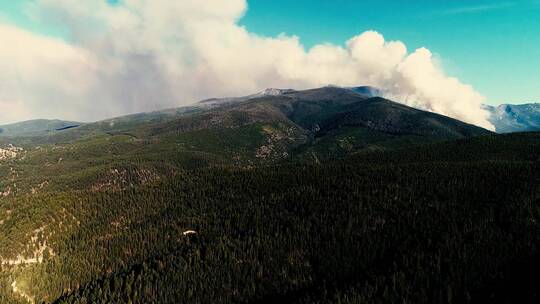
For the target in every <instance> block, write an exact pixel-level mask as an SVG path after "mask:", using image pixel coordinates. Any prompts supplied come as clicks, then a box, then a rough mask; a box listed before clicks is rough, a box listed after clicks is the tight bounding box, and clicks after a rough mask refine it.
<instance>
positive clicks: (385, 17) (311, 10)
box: [242, 0, 540, 103]
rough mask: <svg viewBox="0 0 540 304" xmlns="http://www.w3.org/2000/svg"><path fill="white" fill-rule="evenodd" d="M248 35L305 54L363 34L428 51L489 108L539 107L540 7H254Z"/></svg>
mask: <svg viewBox="0 0 540 304" xmlns="http://www.w3.org/2000/svg"><path fill="white" fill-rule="evenodd" d="M249 5H250V8H249V11H248V14H247V15H246V17H245V18H244V19H243V20H242V23H243V24H245V25H246V26H247V27H248V28H249V29H250V30H251V31H254V32H257V33H262V34H267V35H276V34H278V33H280V32H286V33H288V34H295V35H298V36H300V37H301V39H302V42H303V43H304V44H305V45H306V46H307V47H309V46H310V45H313V44H315V43H320V42H323V41H327V42H331V43H342V42H343V41H345V40H346V39H348V38H350V37H352V36H353V35H355V34H357V33H361V32H363V31H365V30H369V29H373V30H377V31H379V32H381V33H382V34H384V35H385V37H386V38H387V39H390V40H401V41H403V42H405V44H406V45H407V46H408V48H409V49H413V48H418V47H428V48H429V49H430V50H431V51H433V52H434V53H436V54H438V55H439V56H440V57H441V59H442V62H443V65H444V68H445V70H446V71H448V73H449V74H451V75H454V76H457V77H459V78H460V79H461V80H462V81H464V82H466V83H469V84H472V85H473V86H474V87H475V88H476V89H477V90H478V91H480V92H481V93H482V94H484V95H485V96H487V97H488V100H489V101H490V103H501V102H512V103H523V102H528V101H540V1H471V0H468V1H463V0H457V1H456V0H454V1H443V0H420V1H401V0H399V1H396V0H392V1H377V0H367V1H357V0H333V1H323V0H295V1H290V0H272V1H267V0H251V1H250V2H249Z"/></svg>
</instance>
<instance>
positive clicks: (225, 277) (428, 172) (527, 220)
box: [0, 87, 540, 304]
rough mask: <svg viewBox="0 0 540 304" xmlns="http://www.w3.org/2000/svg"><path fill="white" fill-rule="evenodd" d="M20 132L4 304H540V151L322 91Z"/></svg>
mask: <svg viewBox="0 0 540 304" xmlns="http://www.w3.org/2000/svg"><path fill="white" fill-rule="evenodd" d="M25 124H27V125H30V126H29V127H26V128H22V129H18V130H19V132H21V133H20V134H21V135H19V136H0V176H2V177H3V178H0V235H1V236H2V237H0V303H2V304H23V303H55V304H56V303H58V304H67V303H165V304H167V303H314V302H316V303H328V304H330V303H373V304H374V303H400V302H407V303H441V304H442V303H484V302H487V301H491V300H493V299H494V298H496V299H505V300H507V302H509V303H537V302H538V295H537V288H536V286H535V283H536V280H535V278H536V276H537V274H538V272H539V271H540V267H539V265H538V260H539V259H538V258H539V257H540V251H539V249H538V246H537V245H536V244H538V243H540V233H538V232H539V231H540V224H539V223H540V216H539V213H538V199H539V197H540V193H539V192H538V190H539V189H538V184H539V183H540V175H539V172H540V167H539V164H540V158H539V157H540V156H539V154H538V150H539V149H540V133H535V132H531V133H518V134H504V135H500V134H495V133H492V132H490V131H487V130H484V129H482V128H479V127H476V126H473V125H469V124H466V123H463V122H461V121H458V120H455V119H451V118H448V117H445V116H442V115H438V114H434V113H430V112H425V111H421V110H417V109H413V108H410V107H407V106H405V105H402V104H399V103H395V102H392V101H390V100H387V99H384V98H381V97H379V96H372V94H367V91H365V90H364V91H359V92H355V91H354V90H352V89H349V88H336V87H324V88H318V89H311V90H303V91H294V90H281V89H268V90H265V91H263V92H260V93H257V94H253V95H249V96H245V97H238V98H223V99H212V100H206V101H202V102H200V103H198V104H195V105H192V106H189V107H184V108H178V109H168V110H164V111H158V112H152V113H140V114H134V115H128V116H123V117H117V118H112V119H108V120H104V121H99V122H94V123H85V124H81V125H79V126H77V127H74V126H75V124H71V123H64V124H62V123H59V124H55V123H51V122H46V121H40V122H39V123H36V122H34V123H25ZM23 125H24V124H22V125H21V126H23ZM51 126H52V127H51ZM71 126H73V127H71ZM53 127H55V128H53ZM10 130H14V128H13V127H12V128H11V129H10ZM21 130H24V132H22V131H21ZM11 132H12V133H11V134H13V132H14V131H11ZM6 134H7V133H6ZM441 270H444V271H441ZM494 274H495V275H494Z"/></svg>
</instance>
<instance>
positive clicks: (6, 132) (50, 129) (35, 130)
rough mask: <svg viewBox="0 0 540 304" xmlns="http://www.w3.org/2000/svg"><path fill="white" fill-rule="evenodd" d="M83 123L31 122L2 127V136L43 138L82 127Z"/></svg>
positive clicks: (44, 120) (40, 120) (0, 132)
mask: <svg viewBox="0 0 540 304" xmlns="http://www.w3.org/2000/svg"><path fill="white" fill-rule="evenodd" d="M81 125H82V124H81V123H78V122H72V121H63V120H46V119H38V120H29V121H24V122H19V123H14V124H9V125H3V126H0V136H8V137H17V136H41V135H47V134H51V133H55V132H58V131H64V130H67V129H71V128H77V127H79V126H81Z"/></svg>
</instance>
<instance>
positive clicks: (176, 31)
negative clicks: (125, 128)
mask: <svg viewBox="0 0 540 304" xmlns="http://www.w3.org/2000/svg"><path fill="white" fill-rule="evenodd" d="M246 10H247V3H246V1H245V0H182V1H170V0H124V1H123V2H122V3H121V4H119V5H115V6H110V5H108V4H107V3H106V1H97V0H77V1H75V0H38V1H37V2H36V3H35V5H34V7H33V8H32V14H33V15H34V16H35V17H36V18H39V19H40V20H41V21H42V22H55V23H57V24H61V25H63V26H65V27H66V28H67V29H69V30H70V32H71V37H70V39H69V42H64V41H59V40H53V39H51V38H45V37H39V36H37V35H35V34H31V33H28V32H25V31H22V30H19V29H16V28H13V27H9V26H5V25H3V26H0V37H1V38H2V40H3V44H2V47H1V48H0V68H1V69H2V76H1V77H2V78H0V81H1V82H0V107H1V108H2V111H1V112H0V121H8V120H15V119H27V118H36V117H61V118H67V119H76V120H94V119H99V118H105V117H110V116H114V115H120V114H124V113H129V112H137V111H148V110H155V109H160V108H165V107H173V106H180V105H185V104H189V103H192V102H194V101H197V100H199V99H203V98H207V97H214V96H235V95H244V94H250V93H253V92H254V91H259V90H262V89H264V88H266V87H286V88H297V89H301V88H308V87H316V86H322V85H326V84H335V85H342V86H352V85H373V86H377V87H380V88H383V89H384V90H385V92H386V94H387V95H388V96H391V97H393V98H395V99H396V100H397V101H401V102H404V103H407V104H409V105H413V106H416V107H420V108H424V109H428V110H431V111H434V112H438V113H441V114H445V115H449V116H452V117H456V118H458V119H462V120H465V121H467V122H470V123H474V124H477V125H481V126H484V127H488V128H491V125H490V124H489V123H488V122H487V119H486V118H487V115H488V114H487V113H486V112H485V111H483V110H482V109H481V104H482V102H483V101H484V98H483V97H482V96H481V95H480V94H479V93H477V92H476V91H475V90H474V89H473V88H471V87H470V86H467V85H464V84H462V83H461V82H460V81H459V80H457V79H455V78H451V77H448V76H446V74H445V73H444V71H443V70H442V69H441V68H440V67H439V66H438V65H437V64H436V62H435V61H434V59H433V58H432V55H431V53H430V52H429V51H428V50H427V49H419V50H416V51H414V52H413V53H410V54H409V53H408V51H407V48H406V46H405V45H404V44H403V43H402V42H399V41H392V42H388V41H385V39H384V37H383V36H382V35H380V34H379V33H377V32H373V31H369V32H365V33H363V34H361V35H359V36H356V37H353V38H352V39H350V40H349V41H348V42H346V44H344V45H343V46H337V45H331V44H321V45H317V46H315V47H313V48H311V49H309V50H306V49H305V48H304V47H303V46H302V45H301V43H300V41H299V38H298V37H294V36H286V35H280V36H278V37H263V36H260V35H256V34H254V33H251V32H249V31H248V30H247V29H246V28H244V27H242V26H240V25H239V24H238V20H239V18H241V16H242V15H243V14H244V13H245V12H246ZM5 37H8V38H9V39H8V41H10V42H9V43H4V41H6V40H5ZM4 71H7V72H4Z"/></svg>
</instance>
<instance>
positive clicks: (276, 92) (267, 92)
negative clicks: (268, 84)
mask: <svg viewBox="0 0 540 304" xmlns="http://www.w3.org/2000/svg"><path fill="white" fill-rule="evenodd" d="M292 92H295V90H293V89H276V88H267V89H264V90H263V91H261V92H260V93H258V94H256V95H258V96H281V95H283V94H286V93H292Z"/></svg>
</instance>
